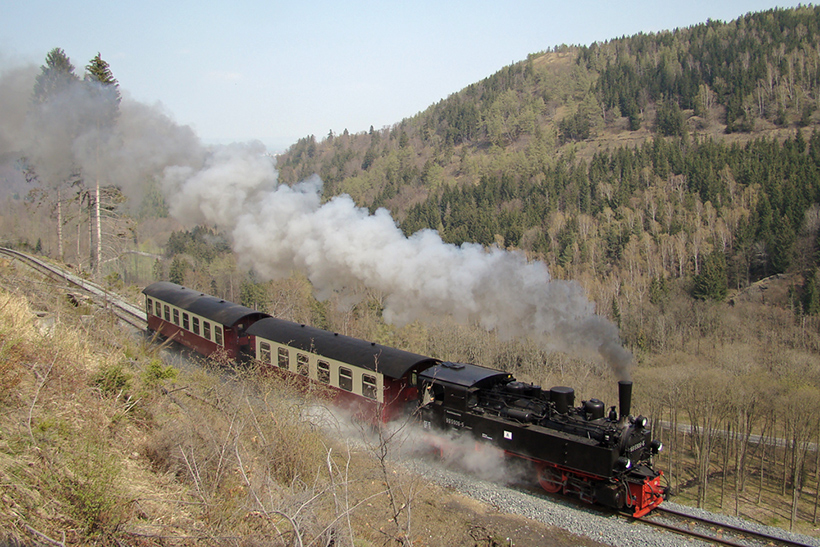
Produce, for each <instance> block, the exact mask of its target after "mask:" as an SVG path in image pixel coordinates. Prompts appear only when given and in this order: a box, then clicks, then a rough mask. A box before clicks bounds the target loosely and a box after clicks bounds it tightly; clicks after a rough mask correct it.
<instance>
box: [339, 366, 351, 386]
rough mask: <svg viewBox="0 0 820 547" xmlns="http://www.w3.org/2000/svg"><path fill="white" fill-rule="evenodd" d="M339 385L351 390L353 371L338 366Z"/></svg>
mask: <svg viewBox="0 0 820 547" xmlns="http://www.w3.org/2000/svg"><path fill="white" fill-rule="evenodd" d="M339 387H340V388H342V389H343V390H345V391H353V371H351V370H350V369H349V368H344V367H339Z"/></svg>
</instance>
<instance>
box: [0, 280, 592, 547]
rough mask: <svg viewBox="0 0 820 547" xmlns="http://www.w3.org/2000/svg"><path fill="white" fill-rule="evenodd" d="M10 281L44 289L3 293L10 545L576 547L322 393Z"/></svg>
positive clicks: (0, 424)
mask: <svg viewBox="0 0 820 547" xmlns="http://www.w3.org/2000/svg"><path fill="white" fill-rule="evenodd" d="M2 273H4V274H9V272H8V271H4V272H2ZM0 277H2V279H3V281H4V282H6V283H8V282H9V281H10V279H11V280H13V279H14V277H13V276H9V275H3V276H0ZM7 286H8V287H10V288H12V289H13V290H16V291H20V292H29V293H30V294H29V296H31V297H32V298H31V300H30V299H29V298H28V297H27V296H26V295H23V294H12V293H11V292H9V290H8V289H6V288H0V355H2V356H3V363H4V366H3V367H2V368H0V395H1V396H2V397H1V398H0V482H2V484H3V489H2V494H0V529H2V530H3V532H2V533H0V542H3V541H5V542H6V543H9V544H11V545H15V544H18V545H64V546H65V545H139V546H159V545H174V546H176V545H237V546H243V547H245V546H249V547H250V546H257V545H258V546H263V545H264V546H268V545H270V546H279V545H281V546H303V547H306V546H311V545H312V546H329V545H334V546H342V545H348V546H357V547H366V546H370V545H415V546H420V545H441V544H448V545H456V546H461V545H463V546H468V545H470V546H472V545H481V546H496V545H499V546H500V545H507V544H508V542H507V540H506V538H516V540H518V538H520V541H523V542H526V541H528V539H527V538H531V537H538V538H543V537H551V538H554V544H556V545H562V544H563V545H572V544H577V541H578V539H577V538H574V537H571V536H569V535H567V534H565V533H563V532H562V531H560V530H552V529H549V528H548V527H545V526H543V525H539V524H536V523H532V522H530V521H526V520H525V519H510V518H507V517H503V516H502V515H499V514H497V513H496V512H495V511H494V510H492V509H490V508H488V507H485V506H483V505H481V504H478V503H476V502H470V501H468V500H466V499H464V498H463V497H461V496H459V495H458V494H457V493H453V492H447V491H444V490H442V489H441V488H439V487H436V486H433V485H429V484H426V483H423V482H422V481H421V480H420V479H419V478H418V477H415V476H413V475H408V474H407V473H406V472H404V471H402V470H401V469H399V468H396V467H394V465H393V464H392V463H391V458H390V456H391V451H392V450H394V447H393V443H394V442H395V441H394V440H393V438H392V437H391V433H390V432H389V431H387V430H384V431H380V430H376V431H375V432H374V431H366V433H367V435H360V436H359V437H358V438H359V441H357V442H351V438H355V435H354V436H353V437H351V435H350V432H349V431H345V432H343V431H341V430H339V429H338V426H332V427H328V424H327V422H325V421H323V420H325V419H326V418H324V417H323V416H326V413H323V412H317V411H316V409H317V408H321V393H317V394H313V395H315V396H312V397H310V398H309V399H305V398H304V397H300V396H298V395H296V394H295V392H294V390H293V389H292V387H291V386H289V385H288V384H287V383H286V382H283V381H281V380H277V379H274V378H271V377H267V376H264V375H259V374H257V371H254V370H249V369H243V370H237V369H226V368H224V367H223V366H222V365H220V364H218V363H198V364H196V365H194V366H187V365H186V366H171V365H169V364H167V362H166V361H164V360H163V359H162V358H161V355H160V354H159V353H158V350H157V346H156V345H155V344H153V343H152V342H151V341H150V340H145V339H144V338H143V337H142V336H141V335H139V334H137V333H133V332H132V333H127V332H124V331H122V330H121V329H120V328H119V327H118V326H116V325H115V324H114V323H113V321H112V319H111V318H110V316H108V315H107V314H105V313H99V312H94V310H92V309H90V308H82V309H79V308H77V307H75V306H74V305H72V304H71V303H69V302H68V301H67V300H66V299H64V298H61V297H59V296H57V295H56V294H50V293H49V291H45V292H42V291H38V290H36V289H31V288H29V289H26V290H25V291H23V290H22V289H21V285H15V284H14V282H13V281H12V282H11V285H7ZM33 286H36V284H34V285H33ZM32 291H33V292H37V293H38V294H36V295H35V294H32ZM32 301H36V302H37V310H38V311H35V309H34V308H33V307H32V305H31V302H32ZM308 401H310V404H308ZM317 401H318V403H317ZM334 427H335V428H334ZM364 429H366V428H363V431H364ZM476 520H477V522H476ZM587 544H590V545H591V544H592V543H587Z"/></svg>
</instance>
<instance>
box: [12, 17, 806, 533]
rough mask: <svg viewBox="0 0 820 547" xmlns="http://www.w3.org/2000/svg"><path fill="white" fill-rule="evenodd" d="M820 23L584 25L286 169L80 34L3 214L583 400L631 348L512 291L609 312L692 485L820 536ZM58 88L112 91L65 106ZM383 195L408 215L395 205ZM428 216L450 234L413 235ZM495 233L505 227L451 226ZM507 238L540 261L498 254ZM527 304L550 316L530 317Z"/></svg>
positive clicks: (339, 138)
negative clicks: (82, 49)
mask: <svg viewBox="0 0 820 547" xmlns="http://www.w3.org/2000/svg"><path fill="white" fill-rule="evenodd" d="M818 44H820V8H815V7H800V8H797V9H791V10H780V9H777V10H771V11H768V12H764V13H757V14H750V15H747V16H745V17H743V18H741V19H738V20H736V21H732V22H720V21H707V22H705V23H703V24H700V25H697V26H694V27H691V28H685V29H675V30H671V31H665V32H661V33H653V34H639V35H636V36H631V37H623V38H619V39H614V40H611V41H608V42H605V43H596V44H591V45H585V46H577V47H575V46H572V47H570V46H561V47H557V48H554V49H551V50H548V51H544V52H541V53H535V54H532V55H530V56H529V57H528V58H527V59H526V60H523V61H521V62H519V63H515V64H513V65H510V66H507V67H504V68H502V69H501V70H499V71H498V72H497V73H496V74H493V75H491V76H489V77H487V78H486V79H484V80H482V81H480V82H477V83H475V84H472V85H470V86H468V87H467V88H465V89H463V90H460V91H458V92H455V93H453V94H452V95H451V96H449V97H448V98H446V99H444V100H442V101H440V102H439V103H437V104H434V105H432V106H430V107H429V108H428V109H427V110H425V111H423V112H420V113H418V114H416V115H415V116H413V117H410V118H407V119H405V120H402V121H400V122H398V123H396V124H395V125H393V126H390V127H384V128H371V129H370V130H369V131H367V132H362V133H357V134H351V133H349V132H348V131H347V130H343V131H341V132H335V131H331V132H329V133H328V134H327V135H325V136H319V138H317V137H316V136H312V135H311V136H307V137H305V138H303V139H301V140H299V141H298V142H297V143H295V144H293V146H291V147H290V149H288V150H287V152H285V153H284V154H282V155H280V156H279V157H278V158H277V161H276V166H275V169H274V166H273V162H272V161H271V158H270V157H269V156H268V155H266V154H265V151H264V148H263V147H261V145H260V146H256V145H254V144H250V145H239V144H235V145H230V146H225V147H206V146H204V145H202V144H201V143H200V142H199V141H198V139H197V138H196V136H195V135H194V134H193V132H192V131H191V130H190V128H187V127H179V126H177V125H176V124H175V123H174V122H173V121H172V120H171V119H170V118H168V117H167V116H166V115H165V114H164V113H162V112H158V111H157V110H156V109H153V108H151V107H148V106H146V105H141V104H137V103H135V102H133V101H129V100H128V97H127V95H125V99H123V101H122V104H120V96H119V92H118V87H117V81H116V79H114V78H113V71H108V70H101V69H104V68H106V67H107V63H105V62H104V61H102V59H101V58H100V56H99V55H98V56H97V58H95V59H93V60H92V61H91V62H90V63H89V65H88V66H87V67H85V68H86V74H85V75H84V76H83V77H82V79H81V78H80V77H79V75H77V74H75V73H74V66H73V65H72V64H71V62H70V60H69V58H68V56H67V54H66V53H65V52H63V51H62V50H60V49H59V48H55V50H53V51H52V52H50V53H49V54H48V56H47V57H46V64H45V65H44V66H42V67H40V74H39V75H38V76H37V77H36V79H35V78H34V77H33V76H32V78H31V83H32V84H34V85H33V86H32V85H31V84H29V83H28V80H26V85H27V86H28V88H25V89H21V91H20V92H19V95H20V96H21V97H23V102H24V103H25V105H27V106H25V107H21V110H25V109H26V108H30V112H29V113H28V118H27V119H26V120H25V121H26V124H25V127H26V128H33V129H34V130H35V134H36V136H37V138H36V139H32V140H31V142H30V143H26V141H25V140H24V139H17V140H15V141H14V146H18V147H21V148H20V149H19V150H18V149H16V148H15V149H13V150H12V149H10V150H8V151H6V153H5V156H2V158H0V159H2V160H3V162H4V163H3V165H2V166H0V167H2V169H3V173H4V175H3V176H4V177H6V178H8V179H9V180H11V179H12V178H13V177H16V179H15V181H16V185H15V186H14V187H13V188H12V187H11V185H7V186H4V188H5V190H6V196H5V197H6V199H5V201H4V202H2V203H0V232H2V233H3V239H4V242H3V244H4V245H9V246H14V247H18V248H21V249H26V250H29V251H33V252H36V253H38V254H43V255H46V256H49V257H51V258H52V259H54V260H57V261H60V262H62V263H64V264H66V263H68V266H70V267H71V268H72V269H74V270H76V271H77V272H78V273H79V274H81V275H87V276H89V277H93V278H95V279H97V280H98V281H100V282H104V283H108V285H109V286H111V287H112V288H115V289H117V290H120V289H123V288H124V287H125V286H126V285H129V284H130V285H134V287H132V289H134V294H136V293H137V291H136V286H140V287H143V286H145V285H147V284H148V283H150V282H152V281H154V280H159V279H165V280H168V279H170V280H171V281H174V282H177V283H180V284H184V285H185V286H187V287H191V288H195V289H197V290H201V291H203V292H208V293H210V294H214V295H218V296H220V297H222V298H225V299H226V300H230V301H233V302H241V303H242V304H244V305H246V306H249V307H253V308H255V309H259V310H261V311H264V312H267V313H271V314H272V315H275V316H278V317H281V318H284V319H288V320H293V321H297V322H299V323H305V324H312V325H314V326H318V327H321V328H326V329H328V330H332V331H334V332H339V333H342V334H346V335H352V336H356V337H359V338H364V339H368V340H373V341H376V342H379V343H382V344H385V345H389V346H394V347H398V348H401V349H404V350H408V351H413V352H416V353H420V354H424V355H430V356H433V357H436V358H441V359H446V360H452V361H462V362H474V363H477V364H481V365H486V366H491V367H496V368H499V369H502V370H506V371H509V372H511V373H514V374H515V375H516V377H517V378H518V379H520V380H522V381H527V382H535V383H539V384H542V385H544V386H551V385H568V386H573V387H574V388H575V389H577V392H578V394H579V397H578V400H579V401H580V400H582V399H581V398H582V397H596V398H602V399H604V400H613V399H614V398H615V381H614V374H613V371H612V370H610V369H608V368H606V367H601V366H599V364H600V363H597V362H596V361H595V359H587V358H586V356H585V355H584V354H579V355H573V354H572V353H571V352H570V351H565V350H567V347H569V346H572V345H573V344H575V345H576V346H577V345H578V344H577V342H578V339H577V338H578V337H577V336H576V335H577V334H578V332H581V331H583V332H586V331H585V330H584V329H576V330H573V331H567V330H566V329H564V330H560V331H555V332H542V331H549V329H550V328H551V326H554V323H555V321H553V320H552V316H551V318H550V320H549V321H530V322H529V323H528V322H527V321H526V320H520V319H521V318H520V317H513V318H512V319H508V318H505V319H500V318H499V317H500V316H499V315H498V311H499V308H500V307H501V306H500V304H505V305H506V304H508V303H509V302H510V301H512V300H514V299H515V300H516V304H519V305H520V306H519V308H520V309H524V308H529V307H534V306H531V304H532V301H536V300H537V301H538V302H541V303H544V302H546V303H548V304H549V305H550V306H552V305H553V303H554V306H553V307H550V311H556V310H557V311H558V312H559V313H557V314H556V315H555V317H558V318H560V320H562V321H567V322H569V323H573V321H574V320H575V319H576V318H577V317H578V316H582V317H585V315H584V314H587V315H596V314H598V315H602V316H605V317H606V318H608V319H610V320H611V322H612V324H614V327H613V326H612V325H611V324H610V323H609V322H608V321H605V320H602V321H601V323H603V324H606V326H608V327H612V328H611V329H609V330H608V332H613V333H614V336H613V337H612V338H613V339H614V342H615V344H614V345H615V346H618V349H621V348H620V342H623V344H624V346H626V348H627V349H629V350H631V351H632V354H633V355H634V366H633V368H632V376H633V378H634V379H635V386H636V397H635V409H636V412H640V413H643V414H644V415H648V416H651V417H652V418H653V420H654V421H653V427H656V431H657V433H658V435H657V436H658V437H659V438H661V440H663V441H664V443H665V444H666V445H667V447H668V450H666V451H665V452H663V453H662V454H661V455H660V456H659V457H658V461H657V465H658V467H659V468H662V469H664V471H665V474H666V476H667V477H668V478H669V480H670V485H671V486H672V488H673V489H674V491H675V493H676V494H678V495H679V497H678V498H677V500H678V501H683V502H691V503H693V504H697V505H699V506H705V507H708V508H710V509H716V510H721V511H725V512H733V513H735V514H741V515H744V516H746V517H747V518H753V519H756V520H760V521H763V522H767V523H770V524H780V525H782V524H783V523H785V522H789V523H790V526H793V527H797V528H800V529H802V530H803V531H806V532H808V533H814V534H816V533H817V528H816V526H817V523H818V522H820V511H818V509H820V456H818V454H820V453H819V452H817V451H816V448H815V447H816V446H817V445H818V444H820V418H818V416H817V415H816V413H812V412H806V409H811V408H816V407H818V406H820V366H818V362H820V360H818V356H819V355H820V317H819V316H820V279H819V278H820V272H819V271H818V266H820V111H818V108H817V107H818V106H820V46H818ZM95 74H96V75H97V76H96V77H95V76H94V75H95ZM46 84H47V85H46ZM57 84H61V85H62V84H65V86H67V88H68V89H71V90H72V91H73V95H76V96H77V97H79V98H81V99H82V103H81V104H83V105H86V107H87V108H89V110H84V109H79V108H75V109H71V108H64V105H65V104H66V103H64V102H63V101H64V100H65V99H66V97H65V95H64V94H63V93H62V92H61V91H60V86H59V85H57ZM32 87H34V88H33V89H32ZM100 91H106V92H107V93H105V94H103V95H102V96H103V98H105V97H108V100H106V101H104V102H103V103H102V104H103V106H105V108H104V109H100V103H99V101H95V100H92V99H94V98H95V97H97V95H99V92H100ZM97 98H99V97H97ZM385 100H390V98H389V97H385ZM38 101H39V102H38ZM103 114H104V116H102V117H101V115H103ZM22 117H25V116H21V118H22ZM100 129H104V131H102V132H100ZM21 134H27V133H24V132H22V130H21ZM78 135H79V136H82V137H83V138H78ZM23 144H29V146H28V148H25V147H23ZM81 145H82V146H81ZM7 173H10V174H8V175H7ZM314 174H315V175H318V177H319V178H320V179H321V181H322V184H323V189H322V190H321V192H320V191H319V189H318V185H317V184H315V180H314V179H312V177H313V175H314ZM277 177H278V180H277ZM303 181H308V182H306V183H305V184H298V183H300V182H303ZM341 194H347V195H349V196H350V197H351V198H352V202H351V201H350V200H347V199H346V198H339V199H336V200H333V198H334V197H337V196H340V195H341ZM331 200H333V201H332V202H331ZM328 202H330V203H328ZM356 205H358V206H360V207H362V208H364V209H359V208H357V207H356ZM382 207H383V208H385V209H387V210H388V211H389V215H386V214H383V213H379V214H378V215H375V214H374V215H368V214H367V210H368V209H369V210H370V211H371V212H375V211H376V210H377V209H379V208H382ZM393 221H395V222H396V224H397V225H398V226H399V227H400V228H401V232H400V231H398V230H397V229H396V226H394V225H393V224H392V223H393ZM425 229H433V230H436V231H437V232H438V233H439V234H440V236H441V240H439V239H438V238H437V236H435V235H433V234H431V233H430V232H424V233H423V234H421V235H420V236H417V237H413V236H412V234H415V233H418V232H419V231H420V230H425ZM391 230H392V232H391ZM388 232H389V233H388ZM402 232H403V233H402ZM387 236H390V237H387ZM405 236H409V237H405ZM442 240H443V241H442ZM385 241H387V242H388V243H390V244H391V245H386V244H385V243H384V242H385ZM419 241H425V242H426V243H428V244H429V245H430V246H429V247H427V248H426V249H433V251H432V252H431V251H429V250H427V251H426V252H421V251H420V249H421V247H419V246H416V245H415V244H416V243H417V242H419ZM467 242H474V243H478V244H480V245H472V246H470V245H468V246H462V247H461V248H460V249H456V248H455V247H454V246H453V245H445V244H449V243H452V244H455V245H461V244H464V243H467ZM368 246H370V247H368ZM481 246H484V247H481ZM397 249H399V250H400V252H398V251H397ZM499 249H503V250H511V251H515V252H502V251H500V250H499ZM467 250H469V253H467ZM485 250H488V252H485ZM519 251H520V253H519ZM466 254H469V255H470V258H471V260H470V261H455V262H453V261H450V262H447V260H446V259H447V257H452V256H455V255H458V258H459V259H461V258H463V255H466ZM488 257H495V258H498V257H501V258H503V259H504V261H506V262H505V263H506V264H509V263H510V262H515V265H516V269H514V271H516V272H518V271H523V270H527V271H530V270H529V269H530V267H533V268H531V269H532V271H537V272H538V275H537V276H536V275H530V276H527V277H526V279H527V280H531V279H532V280H535V281H533V282H532V283H528V284H523V285H522V284H516V283H515V279H512V278H511V277H510V276H509V275H506V273H505V272H509V271H511V270H505V269H504V268H499V267H493V268H489V267H488V268H485V269H483V270H481V271H480V272H479V275H476V276H473V275H472V274H474V273H475V272H474V271H473V270H480V269H481V268H477V264H481V265H483V266H486V265H487V264H490V263H488V262H486V261H484V259H486V258H488ZM522 257H526V259H527V260H524V259H523V258H522ZM536 261H542V262H543V263H545V264H546V265H547V267H548V270H549V274H548V275H547V273H546V270H545V269H544V268H543V267H542V266H543V265H542V264H541V263H539V262H536ZM497 264H498V262H494V263H492V265H497ZM317 265H318V266H317ZM383 266H384V267H383ZM354 270H355V273H356V274H357V275H358V277H357V275H353V273H352V272H353V271H354ZM451 270H452V271H451ZM362 272H364V274H367V275H364V274H363V273H362ZM374 272H375V273H374ZM376 273H378V274H379V276H376V275H375V274H376ZM428 273H430V275H429V276H427V274H428ZM388 275H389V277H390V282H389V283H388V282H386V277H388ZM505 275H506V277H505ZM550 276H551V278H550ZM425 277H429V279H423V278H425ZM468 277H470V278H471V279H470V280H469V283H468V282H467V278H468ZM16 279H17V278H14V281H13V283H16V282H17V281H16ZM374 279H375V282H374ZM419 279H421V281H422V283H419V284H416V282H417V281H419ZM443 280H446V282H445V281H443ZM556 280H557V281H559V282H558V283H555V281H556ZM563 280H575V281H577V282H578V283H579V284H580V287H579V286H578V285H576V284H575V283H564V281H563ZM519 281H520V279H519ZM13 283H12V284H13ZM445 285H447V288H450V287H449V286H450V285H463V286H469V287H468V289H469V290H464V291H461V290H455V291H453V292H452V293H451V292H448V291H444V290H443V287H444V286H445ZM549 285H552V286H555V285H558V286H560V287H562V288H563V289H566V288H567V287H571V288H572V290H571V291H570V292H571V294H572V295H580V297H582V298H580V297H579V298H578V299H577V300H576V301H574V302H575V303H577V302H578V301H582V304H583V305H582V306H580V307H579V306H569V305H567V303H566V302H565V301H564V300H562V295H565V294H566V292H562V291H558V293H560V294H558V296H557V297H556V298H552V296H555V293H550V297H551V298H541V300H538V299H536V298H534V297H533V296H534V294H533V293H536V292H538V291H539V290H540V289H542V288H544V287H546V286H549ZM522 287H523V288H522ZM461 288H463V287H462V286H459V287H456V289H461ZM576 289H577V290H576ZM582 289H583V290H582ZM397 294H399V295H400V296H403V297H405V298H404V299H403V300H398V301H397V300H396V295H397ZM488 295H489V296H490V297H492V298H487V299H486V300H487V301H488V302H489V304H490V305H489V306H487V308H488V309H489V311H490V313H489V314H488V316H490V317H491V318H492V319H493V321H490V322H486V323H481V321H480V320H478V319H476V316H475V314H474V313H473V308H474V307H476V306H475V305H473V304H474V303H475V301H476V299H477V298H484V297H487V296H488ZM541 296H543V294H542V295H541ZM587 296H588V297H589V299H590V300H591V301H592V303H593V304H594V306H592V305H589V304H590V303H589V302H588V301H587V300H586V298H587ZM445 297H446V298H445ZM422 299H426V302H425V304H430V302H431V301H432V304H434V305H430V306H428V307H427V308H426V309H424V310H423V311H424V313H420V314H419V315H418V316H410V315H408V316H404V315H402V313H403V312H404V311H405V310H404V309H397V308H399V307H400V306H399V305H398V304H397V302H400V303H401V304H402V305H403V306H404V308H414V307H418V308H419V309H421V308H424V306H417V305H418V303H419V301H421V300H422ZM470 299H473V300H470ZM63 305H65V303H63ZM471 306H472V307H471ZM512 307H513V308H516V306H512ZM593 308H594V311H593ZM516 309H518V308H516ZM459 310H460V312H461V313H459ZM465 310H466V311H465ZM61 313H62V312H61ZM396 317H399V318H402V319H405V320H404V321H391V318H392V319H395V318H396ZM505 317H509V316H505ZM567 318H569V319H567ZM596 319H600V318H598V317H597V316H596ZM78 322H79V324H82V322H81V321H80V320H79V319H78ZM513 323H519V324H521V325H527V324H531V325H535V326H536V327H537V328H538V329H542V331H538V332H535V331H534V330H532V331H530V332H527V333H525V334H523V335H510V336H509V338H503V335H504V334H505V332H502V331H505V330H506V333H507V334H509V333H510V332H512V328H511V327H517V326H520V325H518V324H516V325H512V324H513ZM574 324H575V323H573V325H574ZM567 332H571V335H567ZM533 334H535V335H536V336H532V335H533ZM541 334H544V335H545V336H546V335H550V336H552V338H550V339H549V340H548V342H550V343H552V342H554V341H555V339H558V338H561V340H559V341H560V342H562V343H563V345H555V344H552V345H550V344H549V343H543V342H544V341H545V340H546V338H543V337H542V338H541V339H540V340H537V339H536V338H538V336H537V335H541ZM601 347H603V344H598V345H595V346H594V348H601ZM570 349H572V348H571V347H570ZM624 353H627V352H624ZM0 368H2V367H0ZM39 382H40V380H39V377H34V376H33V375H32V376H31V379H30V384H31V386H35V387H36V385H38V383H39ZM32 392H33V393H35V395H34V397H35V398H36V397H37V393H39V388H36V390H35V391H32ZM21 401H22V399H21ZM24 402H25V404H23V405H22V406H20V408H23V409H26V413H27V414H28V416H29V422H31V415H32V410H31V409H33V408H34V404H30V403H29V401H24ZM55 406H56V405H55ZM44 427H45V426H44ZM27 429H28V430H29V431H28V432H24V433H27V434H28V435H31V431H32V426H31V425H30V423H29V426H28V428H27ZM718 484H719V485H720V488H717V485H718ZM710 486H712V488H710ZM732 490H733V491H732ZM408 510H409V509H408Z"/></svg>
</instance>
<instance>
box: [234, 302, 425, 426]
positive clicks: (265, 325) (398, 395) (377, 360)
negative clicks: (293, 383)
mask: <svg viewBox="0 0 820 547" xmlns="http://www.w3.org/2000/svg"><path fill="white" fill-rule="evenodd" d="M248 334H249V335H250V337H251V344H252V347H253V348H254V351H255V355H254V357H255V358H256V359H258V360H259V361H261V362H262V363H263V364H265V365H270V366H271V367H276V368H278V369H282V370H283V371H288V372H290V373H292V374H296V375H300V376H302V377H304V378H306V379H307V380H311V381H313V382H317V383H319V384H322V385H326V386H329V387H330V388H332V391H333V394H334V399H335V400H336V401H337V402H339V403H342V405H343V406H348V407H351V409H352V410H353V411H354V412H356V413H357V414H362V415H363V416H369V417H370V419H372V417H374V416H378V417H379V419H380V420H382V421H384V422H387V421H390V420H391V419H395V418H396V417H398V416H401V415H402V414H403V413H410V412H412V411H414V410H415V409H416V408H417V406H418V391H417V389H416V378H417V375H418V373H419V371H421V370H424V369H425V368H427V367H430V366H432V365H434V364H436V363H437V362H438V361H437V360H436V359H432V358H430V357H425V356H423V355H417V354H415V353H410V352H407V351H403V350H399V349H396V348H390V347H387V346H382V345H380V344H376V343H375V342H367V341H365V340H360V339H358V338H352V337H350V336H344V335H341V334H338V333H334V332H329V331H326V330H322V329H317V328H315V327H310V326H306V325H300V324H299V323H292V322H290V321H285V320H283V319H277V318H274V317H267V318H265V319H261V320H259V321H257V322H256V323H254V324H253V325H252V326H251V327H250V328H249V329H248Z"/></svg>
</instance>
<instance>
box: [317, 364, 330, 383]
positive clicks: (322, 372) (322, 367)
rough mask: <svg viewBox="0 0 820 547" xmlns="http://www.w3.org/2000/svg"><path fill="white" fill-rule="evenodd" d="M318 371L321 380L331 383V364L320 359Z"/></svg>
mask: <svg viewBox="0 0 820 547" xmlns="http://www.w3.org/2000/svg"><path fill="white" fill-rule="evenodd" d="M318 372H319V375H318V378H319V381H320V382H322V383H323V384H329V383H330V365H328V364H327V363H326V362H324V361H319V366H318Z"/></svg>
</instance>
